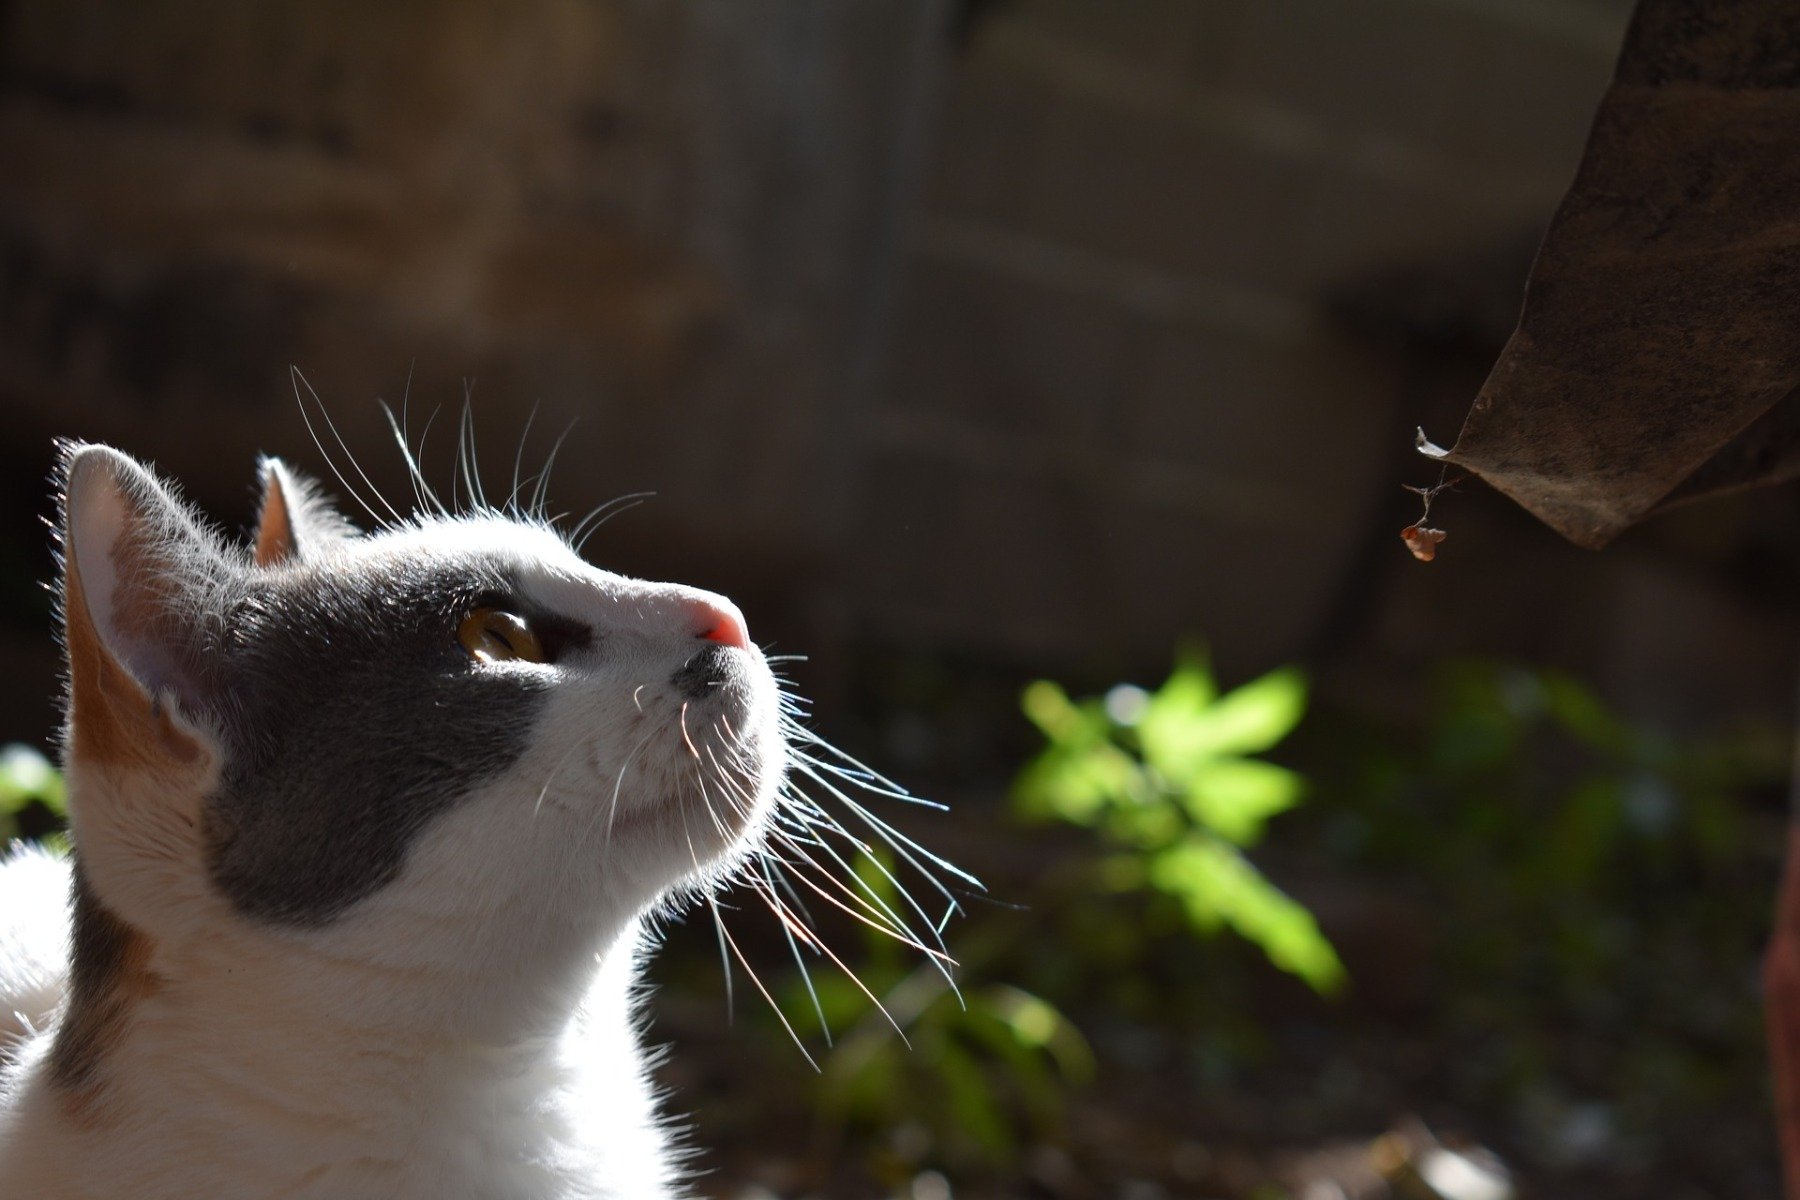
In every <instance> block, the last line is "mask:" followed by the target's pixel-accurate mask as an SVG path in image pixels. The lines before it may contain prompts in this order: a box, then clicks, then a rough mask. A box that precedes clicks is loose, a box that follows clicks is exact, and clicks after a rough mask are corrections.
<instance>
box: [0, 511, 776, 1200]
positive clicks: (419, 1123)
mask: <svg viewBox="0 0 1800 1200" xmlns="http://www.w3.org/2000/svg"><path fill="white" fill-rule="evenodd" d="M78 536H79V534H78ZM495 546H505V547H508V548H510V549H513V550H516V551H523V552H525V553H528V554H529V561H530V562H532V563H533V564H534V566H533V568H532V570H531V572H530V574H529V577H528V579H527V581H526V584H525V587H526V590H527V591H528V592H530V593H532V594H533V595H534V596H535V597H536V598H538V599H540V600H542V601H544V602H545V603H546V604H547V605H548V606H550V607H552V608H555V609H557V610H559V611H563V612H567V613H570V614H571V615H578V616H581V617H583V618H585V619H586V620H588V621H590V622H591V623H592V624H593V625H594V626H595V627H596V629H597V630H598V631H599V632H600V634H601V636H602V637H603V638H604V639H605V642H606V653H605V654H604V655H594V656H578V657H579V662H577V663H576V664H575V665H571V666H557V665H532V664H527V663H506V664H496V665H493V666H492V667H491V668H489V669H494V670H521V671H550V672H557V673H558V675H559V677H558V679H557V681H556V687H555V689H554V691H553V692H552V693H551V695H552V699H551V702H550V705H549V707H548V709H547V711H546V712H545V714H544V716H543V718H542V719H541V721H540V722H539V724H538V726H537V729H536V733H535V736H534V740H533V743H532V745H531V747H530V749H529V750H528V751H527V753H526V754H525V756H524V758H523V759H522V760H521V761H520V762H519V763H518V764H517V765H516V766H515V768H514V769H512V770H511V771H510V772H508V773H507V774H506V775H505V776H504V777H503V778H501V779H500V780H498V781H496V782H494V783H492V784H490V785H487V786H485V787H483V788H481V789H480V790H478V791H477V792H476V793H475V794H473V795H470V796H468V797H466V798H464V799H462V800H460V801H459V802H458V803H457V804H456V805H455V806H453V807H452V808H450V809H449V810H448V811H447V812H446V813H445V814H444V815H442V816H441V817H439V818H438V819H436V820H435V821H434V822H433V823H432V824H431V825H430V826H429V828H428V829H427V831H426V832H425V833H424V834H423V835H421V837H420V838H419V839H418V840H417V841H416V842H415V843H414V844H413V846H412V847H411V850H410V853H409V854H408V857H407V860H406V864H405V867H404V869H403V871H402V873H401V875H400V877H399V878H398V879H397V880H395V881H394V882H392V883H390V884H388V885H386V886H385V887H383V888H382V889H381V890H380V891H378V892H376V893H375V894H374V895H372V896H370V897H368V898H367V899H365V900H363V901H361V902H359V903H358V904H357V905H356V906H355V907H354V908H353V909H352V910H351V911H350V912H348V913H347V914H346V915H344V916H342V917H340V918H339V919H337V920H335V921H334V922H332V923H330V924H328V925H326V926H324V927H322V928H318V929H289V928H284V927H277V926H271V925H267V924H263V923H258V922H254V921H250V920H248V919H245V918H244V917H242V916H240V915H238V914H237V913H236V912H235V911H233V910H232V909H230V908H229V907H228V906H227V904H226V902H225V901H224V900H223V899H222V898H221V897H219V896H217V895H216V894H215V893H214V892H213V891H212V890H211V889H210V888H209V887H208V886H206V885H205V883H204V878H205V877H204V873H203V872H202V871H201V870H200V869H199V865H200V864H199V859H198V854H199V847H198V846H197V845H196V844H194V843H193V841H191V840H188V841H182V840H180V836H179V833H178V831H179V830H180V829H181V828H182V825H181V822H179V821H173V822H169V823H168V824H167V826H166V827H164V826H158V827H157V829H156V830H155V833H154V836H155V837H156V838H157V839H158V840H159V845H158V847H157V850H156V854H155V856H154V857H155V858H157V860H158V862H159V863H160V868H159V869H156V870H151V871H145V870H142V869H138V870H135V871H134V870H131V869H127V868H125V867H123V866H121V865H115V864H107V866H108V868H109V869H105V870H100V871H92V872H91V873H92V874H93V883H94V885H95V888H96V890H97V891H98V892H99V893H100V895H101V898H102V900H103V901H104V902H105V903H106V904H107V906H108V907H109V908H112V909H114V910H115V911H117V912H119V913H120V914H121V915H123V916H125V917H126V918H127V919H128V920H130V921H131V922H132V924H133V925H134V926H136V927H138V928H140V929H142V930H143V931H144V932H145V933H146V935H147V936H148V937H149V938H150V939H151V940H152V942H153V943H154V951H153V959H152V968H153V969H154V971H155V972H156V974H157V975H158V976H159V977H160V978H161V979H162V980H163V981H164V982H163V984H162V986H161V987H160V988H159V989H158V990H157V991H156V992H155V994H153V995H151V996H149V997H148V998H145V999H143V1000H142V1001H141V1002H139V1003H138V1004H137V1005H136V1007H135V1008H134V1009H133V1011H132V1015H131V1019H130V1022H129V1026H128V1032H127V1034H126V1035H125V1036H124V1037H123V1039H122V1041H121V1043H120V1044H119V1045H118V1046H117V1047H115V1048H113V1049H111V1050H110V1051H109V1053H108V1056H107V1058H106V1061H105V1073H106V1081H107V1082H106V1086H105V1089H104V1093H103V1095H102V1098H101V1100H100V1101H99V1104H100V1105H101V1116H100V1118H99V1119H98V1120H95V1121H90V1122H86V1123H84V1122H81V1121H78V1120H75V1119H72V1118H71V1116H70V1114H69V1111H68V1103H67V1098H66V1097H64V1096H61V1095H59V1094H58V1089H57V1088H56V1086H55V1085H54V1084H53V1083H51V1082H50V1081H49V1080H48V1079H47V1078H46V1069H45V1059H44V1056H45V1053H46V1049H47V1046H48V1043H49V1041H50V1036H51V1034H50V1033H49V1032H44V1033H40V1034H37V1035H36V1036H33V1037H30V1038H29V1039H28V1040H27V1041H26V1042H25V1044H24V1045H23V1047H22V1049H21V1053H20V1055H19V1065H18V1066H17V1068H16V1069H15V1070H14V1071H13V1073H12V1074H11V1076H10V1078H9V1080H8V1082H7V1084H6V1091H5V1092H4V1093H0V1196H4V1197H20V1198H24V1197H31V1198H33V1200H114V1198H117V1197H127V1196H128V1197H132V1198H133V1200H178V1198H179V1200H190V1198H194V1197H209V1198H210V1197H220V1198H229V1200H252V1198H257V1197H270V1198H273V1197H277V1196H279V1197H283V1198H291V1200H464V1198H466V1200H528V1198H529V1200H599V1198H602V1197H608V1198H627V1197H630V1198H638V1197H658V1196H664V1195H668V1194H670V1192H671V1189H672V1188H673V1187H674V1172H673V1171H672V1169H671V1166H670V1160H669V1155H668V1152H667V1148H666V1146H665V1137H664V1134H663V1132H662V1131H661V1129H660V1128H659V1126H658V1124H657V1122H656V1119H655V1116H654V1113H653V1104H652V1097H651V1093H650V1088H649V1086H648V1084H647V1083H646V1081H645V1077H644V1070H643V1066H642V1061H641V1058H640V1054H639V1050H638V1047H637V1041H636V1036H635V1031H634V1021H633V1017H632V1007H633V986H634V985H633V980H634V977H635V968H636V963H637V959H638V956H639V955H640V953H641V951H642V948H643V943H644V934H643V926H644V921H645V919H646V917H647V916H648V915H649V914H651V913H652V912H653V911H654V910H655V909H657V908H658V906H660V905H663V904H666V903H667V902H668V900H669V898H670V896H671V895H672V894H673V893H674V892H676V891H677V890H679V889H682V888H704V887H710V886H713V885H714V884H716V882H717V880H718V878H719V877H720V875H721V873H722V872H723V871H725V870H726V869H727V868H728V866H729V865H730V864H731V863H732V862H733V861H735V860H736V858H737V857H739V856H741V855H743V854H744V853H747V852H748V847H749V845H750V844H751V843H752V842H753V841H754V839H755V838H757V837H758V836H759V831H760V827H761V823H762V821H763V818H764V814H765V812H766V810H767V808H768V806H769V804H770V803H771V800H772V797H773V794H774V792H775V790H776V788H777V787H778V785H779V782H780V778H781V773H782V770H783V753H784V752H783V748H782V743H781V736H780V733H779V726H778V719H777V715H776V702H775V691H774V684H773V680H772V679H771V678H770V677H769V674H768V670H767V667H766V665H764V664H763V663H762V659H761V656H760V655H759V654H757V653H756V652H755V651H754V650H753V649H752V650H749V651H746V652H745V653H747V654H748V655H749V657H750V659H752V660H753V662H752V668H751V669H752V674H753V676H754V678H755V681H756V683H755V688H754V695H753V697H752V699H751V700H750V701H749V702H748V703H746V704H744V705H743V706H742V710H741V711H739V712H736V713H733V714H731V715H730V717H729V722H730V724H729V727H727V723H726V722H725V721H713V720H703V719H699V718H697V717H696V716H695V715H694V713H693V709H694V707H695V706H692V705H689V706H684V705H683V703H682V699H681V697H680V696H679V694H677V693H675V692H674V691H673V689H672V688H671V687H670V686H669V684H668V679H669V676H670V674H671V671H672V670H673V669H674V668H675V667H677V666H679V665H680V663H681V662H682V661H683V660H684V658H685V657H686V656H687V655H689V654H691V653H692V649H693V646H694V637H695V634H696V632H697V630H696V628H695V626H694V622H695V620H696V614H702V615H703V614H704V613H705V612H706V611H709V606H711V607H712V608H713V609H718V608H724V609H729V605H728V602H726V601H724V600H722V599H721V598H719V597H715V596H711V595H709V594H707V593H703V592H699V591H696V590H694V589H689V588H680V587H676V586H673V585H664V584H648V583H643V582H640V581H635V580H629V579H625V578H622V577H620V576H616V575H610V574H607V573H605V572H601V571H598V570H596V569H594V568H592V567H590V566H588V565H587V564H585V563H583V562H582V561H581V560H580V559H579V558H578V557H576V556H575V555H574V554H573V552H571V551H570V550H569V549H568V548H567V547H566V546H565V545H564V544H563V543H562V541H561V540H560V539H559V538H557V537H555V536H554V535H553V534H551V533H549V532H547V531H543V530H537V529H530V528H527V527H524V526H521V525H519V524H516V523H512V522H506V521H499V520H493V521H482V520H459V521H454V522H436V523H423V524H420V525H416V526H406V527H402V528H400V529H398V530H393V531H389V532H387V533H384V534H381V535H378V536H375V537H371V538H368V539H359V540H355V541H349V542H345V543H343V544H342V546H341V547H336V548H334V549H333V550H332V551H331V553H332V554H333V555H336V556H341V562H340V563H339V565H340V566H342V567H343V568H344V569H354V568H355V565H356V563H357V562H358V560H366V561H365V564H364V565H368V564H369V563H373V562H374V561H376V560H378V558H379V556H382V555H416V554H454V553H457V552H459V551H463V550H467V549H470V548H474V547H495ZM76 549H77V552H78V553H82V552H83V551H82V550H81V548H80V547H79V546H78V547H77V548H76ZM87 563H88V560H87V559H86V558H85V557H84V558H83V559H82V564H81V565H82V568H83V572H84V574H83V580H84V582H86V581H87V578H88V576H87V574H86V571H87ZM106 598H107V599H110V591H109V592H108V593H107V596H106ZM729 611H731V612H733V613H735V609H729ZM191 728H193V730H194V732H195V734H196V736H198V737H200V738H201V740H202V741H203V742H204V743H207V744H208V745H209V747H210V745H211V741H212V738H211V735H210V734H209V732H208V731H207V730H206V729H205V728H203V727H199V726H192V727H191ZM143 784H144V781H143V780H142V779H134V778H131V777H128V776H124V775H121V774H120V773H119V772H118V770H117V769H111V770H106V771H103V770H96V769H90V768H88V767H87V766H85V765H84V764H82V763H80V762H75V763H72V764H71V774H70V789H71V796H72V807H73V810H74V815H75V818H74V819H75V838H76V842H77V845H79V846H81V847H83V851H82V852H83V855H84V861H85V860H86V855H87V854H88V846H89V840H90V838H92V840H93V841H94V842H95V843H96V845H97V843H98V842H99V841H100V840H101V832H102V827H101V826H100V825H98V824H95V822H96V821H99V820H101V819H102V818H101V817H99V816H97V815H96V814H100V813H107V812H114V811H116V810H118V809H120V808H126V809H129V808H131V807H132V806H133V805H136V806H138V807H142V806H143V801H142V797H141V795H139V794H138V793H139V791H141V789H142V787H143ZM96 865H100V864H96ZM67 892H68V880H67V878H66V873H65V871H64V869H63V868H62V866H61V865H60V864H58V863H56V862H54V861H53V860H50V859H48V858H46V857H45V856H42V855H38V854H30V853H27V854H22V855H20V856H18V857H16V858H15V859H14V860H13V861H11V862H10V863H8V864H7V865H6V866H5V867H4V868H3V869H0V920H4V921H5V922H6V925H5V927H4V928H3V929H0V1010H4V1011H8V1012H10V1011H11V1010H12V1009H13V1008H15V1007H17V1008H20V1009H21V1011H23V1012H24V1013H25V1016H26V1018H27V1023H29V1024H30V1025H32V1026H33V1027H38V1026H42V1025H44V1024H46V1023H47V1017H48V1015H49V1010H50V1008H51V1004H52V997H53V996H54V995H55V993H56V991H57V990H58V988H59V986H60V984H61V972H62V971H63V966H62V963H63V957H64V956H63V953H62V952H61V949H60V946H55V947H54V948H52V946H53V943H56V942H59V941H60V939H61V938H62V937H63V936H64V933H63V923H64V918H63V917H62V911H63V905H64V903H65V899H66V896H67ZM48 1023H49V1024H52V1025H53V1021H48Z"/></svg>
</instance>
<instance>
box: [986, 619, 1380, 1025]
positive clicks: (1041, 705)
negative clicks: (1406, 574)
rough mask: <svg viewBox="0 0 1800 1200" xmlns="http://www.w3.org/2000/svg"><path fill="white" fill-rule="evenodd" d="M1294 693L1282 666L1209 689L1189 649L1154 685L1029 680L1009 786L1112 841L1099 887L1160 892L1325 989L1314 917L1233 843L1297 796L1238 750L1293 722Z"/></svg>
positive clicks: (1335, 985)
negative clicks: (1038, 734) (1027, 732)
mask: <svg viewBox="0 0 1800 1200" xmlns="http://www.w3.org/2000/svg"><path fill="white" fill-rule="evenodd" d="M1306 691H1307V689H1306V681H1305V679H1304V678H1303V677H1302V676H1301V674H1300V673H1299V672H1298V671H1297V670H1294V669H1293V668H1283V669H1281V670H1277V671H1274V672H1271V673H1270V674H1268V675H1264V676H1263V677H1261V678H1260V679H1256V680H1253V681H1252V682H1250V683H1246V684H1244V685H1243V686H1241V687H1239V688H1237V689H1235V690H1233V691H1230V692H1226V693H1224V694H1221V693H1220V692H1219V689H1218V685H1217V683H1216V682H1215V680H1214V678H1213V675H1212V671H1211V669H1210V667H1209V666H1208V664H1207V662H1206V659H1205V658H1204V656H1202V655H1201V654H1200V653H1198V652H1197V651H1193V650H1189V651H1185V652H1183V653H1182V654H1180V655H1179V656H1178V657H1177V660H1176V664H1175V670H1174V672H1173V673H1172V674H1171V675H1170V676H1169V678H1168V680H1167V682H1165V683H1164V684H1163V685H1162V687H1160V688H1158V689H1157V690H1156V691H1155V692H1145V691H1143V690H1141V689H1138V688H1134V687H1130V686H1127V685H1122V686H1120V687H1116V688H1114V689H1112V690H1111V691H1110V692H1108V693H1107V694H1106V695H1105V696H1104V697H1093V698H1089V699H1085V700H1080V701H1075V700H1071V699H1070V698H1069V696H1068V695H1067V693H1065V692H1064V690H1063V689H1062V688H1061V687H1059V686H1058V685H1057V684H1054V683H1051V682H1048V681H1044V680H1040V681H1038V682H1036V683H1033V684H1031V685H1030V686H1029V687H1027V688H1026V689H1025V693H1024V697H1023V706H1024V710H1025V714H1026V716H1028V717H1029V718H1030V719H1031V721H1032V723H1033V724H1035V725H1036V726H1037V727H1038V729H1039V730H1041V731H1042V732H1043V734H1044V737H1045V739H1046V740H1047V742H1048V745H1047V746H1046V747H1045V748H1044V750H1043V752H1042V753H1041V754H1040V755H1039V756H1038V757H1037V758H1036V759H1035V760H1033V761H1032V762H1031V763H1030V764H1028V765H1027V766H1026V767H1025V769H1024V770H1023V771H1022V772H1021V773H1020V775H1019V777H1018V779H1017V781H1016V783H1015V785H1014V794H1015V798H1016V803H1017V805H1018V809H1019V811H1020V812H1021V814H1023V815H1025V816H1028V817H1031V818H1037V819H1054V820H1059V821H1063V822H1067V823H1068V824H1071V825H1075V826H1079V827H1081V828H1084V829H1090V830H1093V831H1095V832H1097V833H1099V834H1100V836H1101V837H1102V838H1103V839H1104V840H1105V841H1106V842H1107V843H1108V844H1109V845H1110V846H1111V848H1112V852H1111V853H1110V854H1108V855H1107V856H1106V857H1105V858H1104V859H1102V860H1101V862H1100V863H1099V865H1098V872H1097V875H1098V880H1099V882H1100V883H1102V884H1103V885H1104V886H1105V887H1106V888H1107V889H1108V890H1111V891H1114V892H1150V893H1154V894H1159V895H1162V896H1165V897H1168V898H1170V899H1172V900H1174V901H1175V902H1177V903H1178V904H1179V906H1180V909H1181V911H1182V913H1183V915H1184V917H1185V919H1186V922H1187V924H1188V926H1189V928H1190V929H1191V930H1192V931H1194V932H1197V933H1202V934H1212V933H1216V932H1217V931H1219V930H1220V929H1223V928H1229V929H1231V930H1233V931H1235V932H1236V933H1238V934H1239V935H1241V936H1242V937H1244V938H1245V939H1247V940H1248V941H1250V942H1252V943H1254V944H1255V945H1256V946H1258V947H1259V948H1261V950H1262V951H1263V953H1264V954H1266V955H1267V956H1268V958H1269V961H1270V962H1272V963H1274V964H1275V965H1276V966H1278V967H1280V968H1282V969H1283V970H1285V971H1289V972H1291V973H1293V974H1294V975H1297V976H1299V977H1300V978H1301V979H1303V980H1305V981H1306V982H1307V983H1308V984H1309V985H1311V986H1312V987H1313V988H1314V989H1315V990H1317V991H1319V992H1326V993H1328V992H1333V991H1336V990H1337V989H1339V988H1340V987H1342V985H1343V983H1344V981H1345V972H1344V967H1343V964H1342V962H1340V961H1339V959H1338V956H1337V954H1336V952H1335V951H1334V950H1333V949H1332V947H1331V943H1330V942H1329V941H1327V940H1326V938H1325V936H1324V934H1323V933H1321V932H1320V930H1319V926H1318V923H1317V922H1316V921H1314V920H1313V917H1312V914H1311V913H1309V912H1307V910H1306V909H1305V908H1304V907H1303V906H1302V905H1300V904H1299V903H1297V902H1296V901H1295V900H1293V899H1292V898H1291V897H1289V896H1288V895H1286V894H1285V893H1283V892H1282V891H1281V890H1280V889H1278V888H1277V887H1275V885H1274V884H1272V883H1270V882H1269V880H1268V879H1267V878H1265V877H1264V876H1263V874H1262V872H1261V871H1259V870H1258V869H1257V868H1256V866H1255V865H1254V864H1253V863H1252V862H1251V861H1250V860H1249V858H1248V857H1247V856H1246V855H1245V853H1244V851H1245V849H1247V848H1248V847H1251V846H1254V845H1255V844H1256V843H1257V842H1258V841H1259V840H1260V839H1261V837H1262V835H1263V831H1264V829H1265V827H1266V826H1267V824H1268V821H1269V820H1270V818H1272V817H1274V816H1275V815H1277V814H1278V813H1282V812H1285V811H1287V810H1288V809H1290V808H1292V807H1294V805H1296V804H1298V803H1299V802H1300V799H1301V797H1302V795H1303V794H1304V791H1305V781H1304V780H1303V779H1302V778H1301V777H1300V776H1299V775H1297V774H1296V773H1294V772H1293V771H1290V770H1288V769H1286V768H1285V767H1281V766H1278V765H1276V764H1274V763H1271V762H1268V761H1265V760H1263V759H1260V758H1255V757H1252V756H1253V755H1256V754H1260V753H1262V752H1263V751H1266V750H1268V749H1270V748H1271V747H1273V746H1275V745H1276V744H1277V743H1279V742H1280V741H1281V740H1282V739H1283V738H1284V737H1286V736H1287V735H1288V734H1289V733H1290V732H1291V731H1292V730H1293V729H1294V727H1295V726H1296V725H1297V724H1298V723H1299V721H1300V718H1301V716H1302V715H1303V714H1304V712H1305V710H1306Z"/></svg>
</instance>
